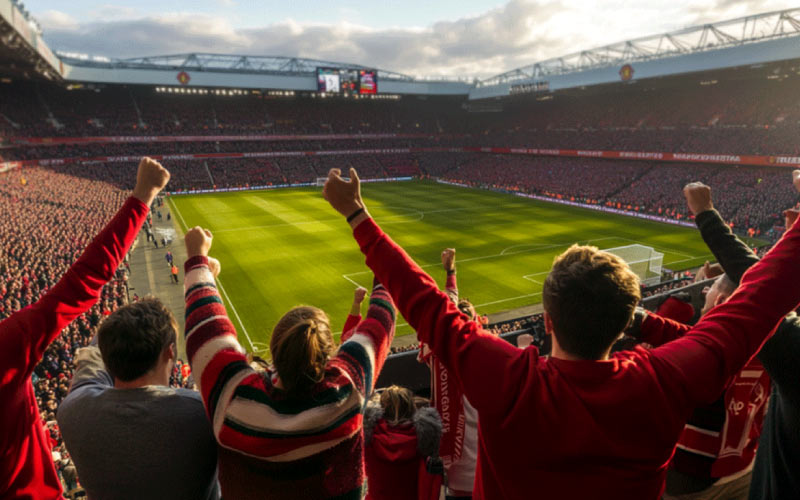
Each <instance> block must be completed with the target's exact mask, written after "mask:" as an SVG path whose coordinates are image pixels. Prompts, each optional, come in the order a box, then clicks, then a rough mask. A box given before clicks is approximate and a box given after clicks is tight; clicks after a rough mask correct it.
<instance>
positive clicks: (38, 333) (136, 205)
mask: <svg viewBox="0 0 800 500" xmlns="http://www.w3.org/2000/svg"><path fill="white" fill-rule="evenodd" d="M147 211H148V207H147V206H146V205H145V204H144V203H142V202H141V201H139V200H138V199H136V198H134V197H130V198H128V200H127V201H126V202H125V204H124V205H123V206H122V208H120V209H119V211H118V212H117V214H116V215H115V216H114V218H113V219H112V220H111V222H109V223H108V224H107V225H106V227H105V228H104V229H103V230H102V231H101V232H100V234H98V235H97V236H96V237H95V239H94V240H93V241H92V243H91V244H89V246H88V247H86V250H84V252H83V255H81V257H80V258H79V259H78V261H77V262H75V263H74V264H73V265H72V267H70V268H69V270H68V271H67V273H66V274H65V275H64V276H63V277H62V278H61V279H60V280H59V282H58V283H57V284H56V285H55V286H54V287H53V288H51V289H50V291H48V292H47V293H46V294H45V295H44V296H43V297H42V298H41V299H39V300H38V301H37V302H36V303H34V304H32V305H30V306H28V307H26V308H25V309H22V310H20V311H17V312H16V313H14V314H12V315H11V316H9V317H8V318H7V319H6V320H5V321H3V322H2V323H0V362H1V363H2V366H3V374H2V386H5V387H8V385H7V384H20V383H22V381H23V380H25V379H26V378H27V377H28V376H30V374H31V372H32V371H33V368H34V366H35V365H36V363H38V362H39V361H40V360H41V358H42V356H43V355H44V351H45V350H46V349H47V346H48V345H49V344H50V342H52V341H53V340H54V339H55V338H56V337H57V336H58V334H59V333H61V330H62V329H63V328H64V327H65V326H67V325H68V324H69V323H70V322H72V320H73V319H75V318H76V317H78V316H79V315H80V314H82V313H84V312H86V311H87V310H88V309H89V308H90V307H91V306H92V305H93V304H94V303H95V302H96V301H97V299H98V298H99V297H100V292H101V290H102V289H103V286H104V285H105V284H106V283H107V282H108V281H109V280H110V279H111V278H112V277H113V276H114V272H115V271H116V270H117V267H119V264H120V262H122V259H123V257H124V256H125V254H126V253H127V251H128V249H129V248H130V246H131V244H132V243H133V240H134V239H135V238H136V235H137V234H138V233H139V229H140V228H141V227H142V223H143V221H144V219H145V217H146V216H147Z"/></svg>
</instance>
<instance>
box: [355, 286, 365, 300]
mask: <svg viewBox="0 0 800 500" xmlns="http://www.w3.org/2000/svg"><path fill="white" fill-rule="evenodd" d="M366 296H367V289H366V288H364V287H363V286H360V287H358V288H356V291H355V292H353V302H355V303H356V304H360V303H362V302H364V297H366Z"/></svg>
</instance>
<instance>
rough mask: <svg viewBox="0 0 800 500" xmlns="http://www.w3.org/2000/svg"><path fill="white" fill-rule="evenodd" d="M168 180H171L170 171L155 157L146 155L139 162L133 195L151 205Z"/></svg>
mask: <svg viewBox="0 0 800 500" xmlns="http://www.w3.org/2000/svg"><path fill="white" fill-rule="evenodd" d="M167 182H169V171H167V169H166V168H164V167H162V166H161V164H160V163H158V162H157V161H155V160H154V159H152V158H148V157H146V156H145V157H144V158H142V161H140V162H139V171H138V172H137V173H136V187H134V188H133V196H135V197H136V198H138V199H139V200H141V201H142V202H143V203H145V204H146V205H148V206H150V204H151V203H153V200H154V199H155V197H156V195H158V193H159V192H160V191H161V190H162V189H164V186H166V185H167Z"/></svg>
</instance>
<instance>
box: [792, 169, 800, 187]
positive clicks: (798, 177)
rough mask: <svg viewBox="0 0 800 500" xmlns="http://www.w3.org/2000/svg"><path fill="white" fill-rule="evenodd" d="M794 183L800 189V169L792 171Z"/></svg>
mask: <svg viewBox="0 0 800 500" xmlns="http://www.w3.org/2000/svg"><path fill="white" fill-rule="evenodd" d="M792 184H794V188H795V189H796V190H798V191H800V170H795V171H793V172H792Z"/></svg>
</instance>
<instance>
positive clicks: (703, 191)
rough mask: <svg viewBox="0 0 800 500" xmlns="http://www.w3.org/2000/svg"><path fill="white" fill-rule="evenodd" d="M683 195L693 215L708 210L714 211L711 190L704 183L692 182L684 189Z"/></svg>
mask: <svg viewBox="0 0 800 500" xmlns="http://www.w3.org/2000/svg"><path fill="white" fill-rule="evenodd" d="M683 195H684V196H685V197H686V203H688V204H689V210H690V211H691V212H692V214H693V215H697V214H700V213H702V212H705V211H706V210H712V209H713V208H714V204H713V203H712V202H711V188H710V187H708V186H706V185H705V184H703V183H702V182H692V183H690V184H687V185H686V186H685V187H684V188H683Z"/></svg>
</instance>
